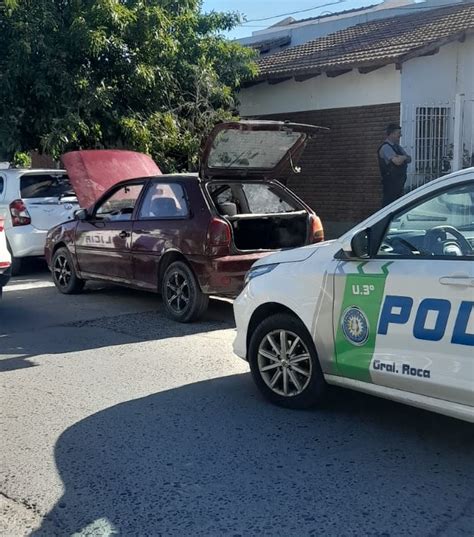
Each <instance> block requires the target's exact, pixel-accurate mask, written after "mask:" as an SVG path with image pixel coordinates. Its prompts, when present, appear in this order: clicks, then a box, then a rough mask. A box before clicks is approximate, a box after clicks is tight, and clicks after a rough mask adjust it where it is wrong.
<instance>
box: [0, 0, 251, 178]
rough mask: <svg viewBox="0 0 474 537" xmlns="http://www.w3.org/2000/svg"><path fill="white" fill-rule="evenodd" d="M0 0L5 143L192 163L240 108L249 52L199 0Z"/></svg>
mask: <svg viewBox="0 0 474 537" xmlns="http://www.w3.org/2000/svg"><path fill="white" fill-rule="evenodd" d="M0 5H3V8H0V9H1V10H2V11H1V12H0V16H1V18H0V50H1V51H2V52H1V53H0V152H3V153H5V154H6V155H7V156H11V155H13V154H14V153H16V152H18V151H29V150H34V149H36V150H39V151H41V152H47V153H49V154H51V155H52V156H53V157H54V158H58V157H59V155H60V154H61V153H63V152H64V151H67V150H71V149H79V148H100V147H102V148H110V147H122V148H127V149H134V150H137V151H142V152H146V153H148V154H150V155H152V156H153V158H155V160H156V161H157V163H158V164H159V165H160V166H161V167H162V168H163V169H164V170H166V171H176V170H183V169H193V168H195V166H196V164H197V156H198V153H199V146H200V143H201V141H202V138H203V137H204V136H205V135H206V134H207V133H208V132H209V130H210V128H212V126H213V125H214V124H215V123H217V122H218V121H220V120H224V119H227V118H229V117H231V116H232V115H233V114H234V113H235V91H236V89H237V88H238V87H239V85H240V84H241V82H242V81H243V80H245V79H246V78H248V77H251V76H252V74H253V73H254V71H255V64H254V63H253V52H252V51H251V50H249V49H246V48H244V47H242V46H240V45H238V44H236V43H232V42H230V41H228V40H226V39H225V38H224V37H223V35H222V32H224V31H225V30H229V29H231V28H232V27H233V26H234V25H235V24H237V23H238V21H239V16H238V15H237V14H235V13H216V12H211V13H208V14H203V13H201V1H200V0H6V1H4V2H3V3H0Z"/></svg>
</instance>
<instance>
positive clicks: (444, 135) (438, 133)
mask: <svg viewBox="0 0 474 537" xmlns="http://www.w3.org/2000/svg"><path fill="white" fill-rule="evenodd" d="M450 115H451V109H450V108H448V107H442V106H432V107H429V106H421V107H417V109H416V125H415V129H416V131H415V158H414V172H415V175H416V176H417V178H418V182H419V183H423V182H426V181H430V180H431V179H435V178H436V177H439V176H440V175H443V174H445V173H446V172H447V171H449V154H448V153H449V126H450Z"/></svg>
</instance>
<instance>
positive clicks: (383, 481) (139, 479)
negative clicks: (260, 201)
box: [0, 265, 474, 537]
mask: <svg viewBox="0 0 474 537" xmlns="http://www.w3.org/2000/svg"><path fill="white" fill-rule="evenodd" d="M233 329H234V325H233V317H232V308H231V305H230V304H229V303H228V302H222V301H212V304H211V309H210V312H209V314H208V316H207V317H206V319H205V320H204V322H202V323H199V324H192V325H179V324H174V323H172V322H170V321H168V320H166V319H165V318H164V317H163V315H162V313H161V305H160V301H159V299H158V298H157V297H155V296H153V295H149V294H144V293H139V292H134V291H129V290H125V289H120V288H113V287H102V286H98V285H95V286H93V287H91V288H89V289H88V290H87V291H86V292H85V293H84V294H82V295H77V296H72V297H68V296H62V295H60V294H59V293H57V292H56V290H55V289H54V287H52V286H51V284H50V280H49V276H48V274H47V273H46V272H45V271H44V268H43V267H42V266H41V265H39V266H33V267H31V268H30V273H29V274H28V275H24V276H22V277H19V278H16V279H14V280H13V281H12V282H11V285H9V286H8V287H7V288H6V289H5V292H4V298H3V301H2V302H1V303H0V381H1V393H0V397H1V401H0V403H1V433H0V434H1V436H0V443H1V446H0V447H1V453H2V456H1V475H0V478H1V483H0V505H1V508H2V516H1V522H0V534H1V535H3V536H8V537H10V536H12V537H16V536H22V535H33V536H35V537H40V536H41V537H46V536H47V537H50V536H56V535H58V536H69V535H88V536H101V537H102V536H109V535H122V536H153V537H155V536H160V535H162V536H188V535H189V536H201V535H202V536H221V535H229V536H235V537H236V536H253V535H255V536H257V535H258V536H260V535H268V536H280V535H281V536H290V535H291V536H296V537H298V536H306V535H308V536H310V535H314V536H338V537H343V536H380V537H381V536H405V535H406V536H410V535H412V536H416V537H422V536H427V537H428V536H433V537H434V536H453V537H454V536H456V537H458V536H469V537H472V536H473V535H474V479H473V476H474V458H473V448H474V433H473V429H472V426H471V425H469V424H467V423H463V422H460V421H456V420H453V419H450V418H446V417H443V416H438V415H435V414H431V413H428V412H424V411H421V410H417V409H414V408H409V407H405V406H403V405H399V404H396V403H392V402H389V401H383V400H380V399H376V398H373V397H370V396H367V395H363V394H357V393H354V392H348V391H343V390H336V389H334V390H331V391H330V394H329V398H328V401H327V402H326V404H325V405H324V407H323V408H320V409H318V410H312V411H307V412H297V411H291V410H284V409H280V408H276V407H273V406H271V405H269V404H267V403H266V402H265V401H263V400H262V399H261V398H260V396H259V395H258V394H257V393H256V390H255V388H254V386H253V384H252V382H251V379H250V377H249V374H248V368H247V365H246V364H245V363H244V362H242V361H241V360H239V359H238V358H236V357H235V356H233V354H232V347H231V344H232V340H233Z"/></svg>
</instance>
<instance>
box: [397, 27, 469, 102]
mask: <svg viewBox="0 0 474 537" xmlns="http://www.w3.org/2000/svg"><path fill="white" fill-rule="evenodd" d="M457 93H465V94H466V96H467V95H471V96H472V95H474V35H470V36H468V37H467V38H466V40H465V42H464V43H460V42H458V41H456V42H455V43H450V44H449V45H445V46H443V47H441V48H440V51H439V53H438V54H435V55H433V56H425V57H422V58H414V59H413V60H410V61H409V62H406V63H405V64H403V67H402V74H401V102H402V103H403V105H405V104H407V105H408V104H420V103H421V104H423V103H426V104H430V103H435V104H437V103H443V102H446V103H448V102H450V103H452V102H454V98H455V96H456V94H457Z"/></svg>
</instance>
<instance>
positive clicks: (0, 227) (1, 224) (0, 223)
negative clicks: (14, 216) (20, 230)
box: [0, 218, 5, 233]
mask: <svg viewBox="0 0 474 537" xmlns="http://www.w3.org/2000/svg"><path fill="white" fill-rule="evenodd" d="M4 227H5V220H4V219H3V218H0V233H1V232H2V231H3V229H4Z"/></svg>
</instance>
